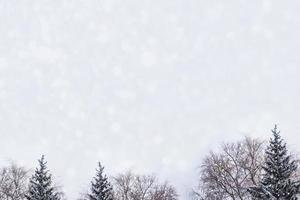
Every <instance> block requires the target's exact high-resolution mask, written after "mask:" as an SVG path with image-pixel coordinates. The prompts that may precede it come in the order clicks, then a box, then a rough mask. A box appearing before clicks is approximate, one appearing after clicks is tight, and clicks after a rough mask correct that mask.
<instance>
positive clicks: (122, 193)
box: [0, 126, 300, 200]
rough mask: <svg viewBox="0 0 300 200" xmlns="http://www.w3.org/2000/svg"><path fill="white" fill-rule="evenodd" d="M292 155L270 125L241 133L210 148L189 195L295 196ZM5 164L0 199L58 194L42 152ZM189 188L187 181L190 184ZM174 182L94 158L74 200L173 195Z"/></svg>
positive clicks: (297, 179)
mask: <svg viewBox="0 0 300 200" xmlns="http://www.w3.org/2000/svg"><path fill="white" fill-rule="evenodd" d="M297 164H298V160H297V159H296V156H295V154H294V156H292V154H291V153H289V152H288V150H287V146H286V144H285V142H284V141H283V139H281V136H280V132H279V131H278V129H277V126H275V128H274V129H272V138H271V139H270V141H269V142H264V141H260V140H258V139H252V138H245V139H244V140H242V141H239V142H235V143H225V144H223V145H222V147H221V149H220V150H219V151H217V152H210V153H209V154H208V155H207V156H206V157H205V158H204V159H203V161H202V163H201V165H200V166H199V176H198V177H195V179H197V180H198V186H197V187H196V188H195V189H194V190H192V189H191V190H192V192H191V195H190V199H194V200H227V199H228V200H250V199H252V200H255V199H257V200H258V199H260V200H267V199H268V200H297V199H298V198H299V193H300V170H299V168H297ZM30 174H31V173H30V172H29V171H28V170H26V169H25V168H23V167H20V166H17V165H16V164H11V165H9V166H7V167H2V168H1V170H0V200H25V199H26V200H64V199H65V196H64V193H63V192H62V188H61V187H58V186H57V185H55V183H54V182H53V178H52V175H51V173H50V171H49V170H48V169H47V162H46V161H45V157H44V156H42V157H41V159H39V160H38V166H37V168H36V169H35V171H34V173H32V175H30ZM191 188H192V186H191ZM178 199H180V197H179V196H178V194H177V191H176V189H175V187H174V186H172V185H171V184H169V183H168V182H167V181H165V182H160V181H159V179H158V177H156V176H154V175H138V174H135V173H133V172H130V171H129V172H126V173H123V174H119V175H117V176H115V177H108V176H107V175H106V174H105V169H104V167H103V165H102V164H101V163H100V162H99V163H98V166H97V169H96V173H95V176H94V177H93V178H92V180H91V184H90V188H89V190H88V192H86V193H85V194H82V195H81V196H80V197H79V198H78V200H178Z"/></svg>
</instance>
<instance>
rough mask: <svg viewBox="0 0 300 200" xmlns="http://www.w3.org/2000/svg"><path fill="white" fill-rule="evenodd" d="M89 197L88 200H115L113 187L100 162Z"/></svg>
mask: <svg viewBox="0 0 300 200" xmlns="http://www.w3.org/2000/svg"><path fill="white" fill-rule="evenodd" d="M87 196H88V200H113V190H112V186H111V184H110V182H109V181H108V178H107V176H106V175H105V174H104V167H103V166H102V165H101V163H100V162H99V163H98V169H96V176H95V177H94V179H93V181H92V182H91V191H90V193H89V194H88V195H87Z"/></svg>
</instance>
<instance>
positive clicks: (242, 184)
mask: <svg viewBox="0 0 300 200" xmlns="http://www.w3.org/2000/svg"><path fill="white" fill-rule="evenodd" d="M263 144H264V143H263V142H261V141H259V140H256V139H250V138H245V139H244V140H243V141H240V142H237V143H229V144H224V145H223V146H222V149H221V151H220V152H218V153H214V152H211V153H210V154H209V155H208V156H207V157H206V158H205V159H204V162H203V164H202V165H201V167H200V178H199V186H198V188H197V190H195V191H194V192H193V197H194V198H195V199H206V200H220V199H222V200H223V199H233V200H237V199H239V200H247V199H250V195H249V193H248V192H247V188H248V187H249V186H253V185H257V183H258V181H259V179H260V176H261V173H262V168H261V165H262V162H263V154H264V151H263V150H264V148H263V146H264V145H263Z"/></svg>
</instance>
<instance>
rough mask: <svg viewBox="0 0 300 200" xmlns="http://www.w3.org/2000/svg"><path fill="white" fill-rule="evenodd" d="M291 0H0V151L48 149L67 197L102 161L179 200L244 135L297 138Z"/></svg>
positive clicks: (29, 154)
mask: <svg viewBox="0 0 300 200" xmlns="http://www.w3.org/2000/svg"><path fill="white" fill-rule="evenodd" d="M299 10H300V1H297V0H294V1H289V0H287V1H281V0H278V1H276V0H251V1H249V0H228V1H224V0H206V1H205V0H129V1H124V0H74V1H70V0H0V124H1V126H0V136H1V139H0V149H1V151H0V160H1V161H7V160H8V159H13V160H16V161H17V162H19V163H21V164H24V165H26V166H27V167H31V168H33V167H35V165H36V159H38V158H39V157H40V156H41V154H45V155H46V158H47V160H48V161H49V167H50V169H51V171H52V172H53V173H54V175H55V178H56V180H57V182H59V183H60V184H62V185H64V189H65V191H66V193H67V195H68V197H70V199H74V198H75V197H78V195H79V193H80V192H83V191H85V189H86V187H87V185H88V183H89V181H90V178H91V177H92V176H93V174H94V169H95V167H96V164H97V161H98V160H99V161H102V162H103V164H104V165H105V166H106V171H107V172H108V173H109V174H112V175H113V174H116V173H118V172H123V171H125V170H126V169H133V170H135V171H137V172H141V173H151V172H155V173H157V174H158V175H159V176H161V177H163V178H167V179H169V180H170V181H171V182H172V183H174V184H175V185H176V187H177V188H178V189H179V190H180V192H181V193H182V194H183V196H182V198H181V199H187V198H186V196H185V193H186V191H188V190H189V189H190V188H191V187H192V186H193V183H194V181H195V180H196V177H195V173H196V167H197V165H198V164H199V163H200V160H201V158H202V157H203V156H204V155H205V154H206V153H207V152H208V151H209V150H210V149H212V148H215V147H217V145H219V144H220V142H221V141H223V140H225V141H235V140H237V139H240V138H242V137H243V136H244V135H251V136H255V137H260V138H264V139H266V138H269V136H270V131H269V130H270V129H271V128H272V127H273V124H274V123H278V124H279V127H280V129H281V130H282V134H283V137H284V138H285V139H286V140H287V141H288V143H289V145H290V146H291V147H292V148H294V149H297V146H296V145H297V144H299V142H300V136H299V135H300V118H299V113H300V94H299V91H300V79H299V75H300V56H299V52H300V40H299V35H300V13H299Z"/></svg>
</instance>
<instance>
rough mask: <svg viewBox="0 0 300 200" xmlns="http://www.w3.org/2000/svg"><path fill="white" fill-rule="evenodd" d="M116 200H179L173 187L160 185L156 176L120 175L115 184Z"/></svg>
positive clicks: (115, 179)
mask: <svg viewBox="0 0 300 200" xmlns="http://www.w3.org/2000/svg"><path fill="white" fill-rule="evenodd" d="M113 183H114V184H113V186H114V191H115V199H116V200H177V198H178V195H177V193H176V190H175V188H174V187H173V186H171V185H169V184H168V183H164V184H160V183H158V181H157V178H156V177H155V176H153V175H152V176H150V175H149V176H147V175H135V174H133V173H131V172H127V173H125V174H120V175H118V176H117V177H115V178H114V182H113Z"/></svg>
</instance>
